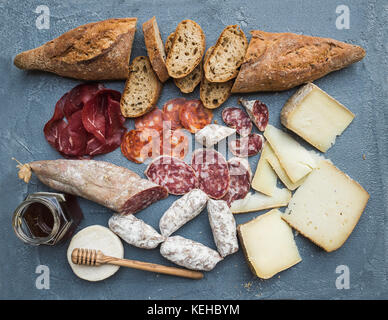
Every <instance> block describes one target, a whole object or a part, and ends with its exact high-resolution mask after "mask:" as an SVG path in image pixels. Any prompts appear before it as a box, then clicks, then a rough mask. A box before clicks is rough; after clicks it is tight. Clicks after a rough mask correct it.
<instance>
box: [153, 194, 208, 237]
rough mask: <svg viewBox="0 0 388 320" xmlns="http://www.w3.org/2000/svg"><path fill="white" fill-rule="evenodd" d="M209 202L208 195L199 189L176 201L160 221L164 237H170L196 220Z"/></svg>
mask: <svg viewBox="0 0 388 320" xmlns="http://www.w3.org/2000/svg"><path fill="white" fill-rule="evenodd" d="M207 200H208V197H207V195H206V193H204V192H203V191H201V190H199V189H194V190H192V191H190V192H189V193H187V194H185V195H184V196H183V197H181V198H180V199H178V200H176V201H175V202H174V203H173V204H172V205H171V207H170V208H169V209H168V210H167V211H166V212H165V213H164V214H163V216H162V218H161V219H160V221H159V229H160V232H161V233H162V235H163V236H165V237H168V236H170V235H171V234H172V233H174V232H175V231H176V230H178V229H179V228H180V227H182V226H183V225H184V224H185V223H187V222H189V221H190V220H192V219H194V218H195V217H196V216H197V215H199V214H200V213H201V212H202V210H203V208H205V206H206V202H207Z"/></svg>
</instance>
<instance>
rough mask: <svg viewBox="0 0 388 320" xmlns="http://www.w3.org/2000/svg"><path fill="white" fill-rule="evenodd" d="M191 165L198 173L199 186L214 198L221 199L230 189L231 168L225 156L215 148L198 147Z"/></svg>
mask: <svg viewBox="0 0 388 320" xmlns="http://www.w3.org/2000/svg"><path fill="white" fill-rule="evenodd" d="M191 166H192V167H193V169H194V171H195V172H196V173H197V176H198V179H199V188H200V189H201V190H202V191H204V192H205V193H206V194H207V195H208V196H209V197H211V198H213V199H221V198H222V197H223V196H225V194H226V193H227V192H228V190H229V182H230V176H229V169H228V163H227V162H226V160H225V158H224V157H223V156H222V155H221V154H220V153H218V152H217V151H215V150H214V149H198V150H196V151H195V152H194V153H193V156H192V158H191Z"/></svg>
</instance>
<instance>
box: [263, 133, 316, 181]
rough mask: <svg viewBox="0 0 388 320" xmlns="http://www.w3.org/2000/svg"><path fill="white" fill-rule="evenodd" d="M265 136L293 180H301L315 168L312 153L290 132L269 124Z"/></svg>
mask: <svg viewBox="0 0 388 320" xmlns="http://www.w3.org/2000/svg"><path fill="white" fill-rule="evenodd" d="M264 137H265V138H266V139H267V140H268V142H269V143H270V145H271V147H272V149H273V151H274V152H275V154H276V156H277V157H278V159H279V161H280V164H281V165H282V167H283V168H284V170H285V171H286V173H287V175H288V177H289V178H290V180H291V181H292V182H294V183H295V182H297V181H299V180H300V179H302V178H303V177H304V176H306V175H307V174H309V173H310V172H311V170H312V169H314V168H315V166H316V162H315V160H314V158H313V157H312V156H311V154H310V153H309V152H308V151H307V150H306V149H305V148H303V147H302V146H301V145H300V144H299V143H298V142H297V141H296V140H295V139H293V138H292V137H291V136H290V135H289V134H287V133H285V132H283V131H282V130H280V129H277V128H275V127H274V126H271V125H268V126H267V128H266V129H265V131H264Z"/></svg>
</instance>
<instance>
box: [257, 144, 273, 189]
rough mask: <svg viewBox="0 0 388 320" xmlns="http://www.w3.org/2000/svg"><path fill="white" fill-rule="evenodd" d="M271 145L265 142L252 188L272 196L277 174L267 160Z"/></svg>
mask: <svg viewBox="0 0 388 320" xmlns="http://www.w3.org/2000/svg"><path fill="white" fill-rule="evenodd" d="M270 148H271V147H270V145H269V143H268V142H266V143H265V144H264V147H263V150H262V151H261V156H260V160H259V163H258V164H257V167H256V172H255V175H254V177H253V180H252V188H253V189H255V190H256V191H259V192H261V193H264V194H265V195H267V196H272V195H273V193H274V191H275V188H276V182H277V176H276V173H275V171H274V170H273V169H272V167H271V165H270V164H269V163H268V161H267V156H268V153H269V152H271V150H269V149H270Z"/></svg>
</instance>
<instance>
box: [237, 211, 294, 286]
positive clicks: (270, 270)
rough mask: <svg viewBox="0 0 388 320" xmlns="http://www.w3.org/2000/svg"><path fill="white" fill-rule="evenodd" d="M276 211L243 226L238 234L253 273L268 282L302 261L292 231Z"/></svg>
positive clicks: (238, 228) (239, 227)
mask: <svg viewBox="0 0 388 320" xmlns="http://www.w3.org/2000/svg"><path fill="white" fill-rule="evenodd" d="M281 215H282V214H281V212H280V211H279V210H277V209H274V210H271V211H269V212H267V213H266V214H263V215H261V216H258V217H257V218H255V219H253V220H251V221H249V222H247V223H244V224H241V225H239V226H238V227H237V233H238V236H239V238H240V242H241V245H242V247H243V250H244V254H245V257H246V260H247V262H248V264H249V266H250V268H251V270H252V272H253V273H254V274H255V275H256V276H258V277H260V278H263V279H269V278H271V277H273V276H274V275H275V274H277V273H278V272H280V271H283V270H285V269H288V268H290V267H292V266H293V265H295V264H297V263H298V262H300V261H302V259H301V257H300V255H299V252H298V248H297V247H296V243H295V240H294V236H293V234H292V230H291V228H290V227H289V225H288V224H287V223H285V222H284V221H283V220H282V218H281Z"/></svg>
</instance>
